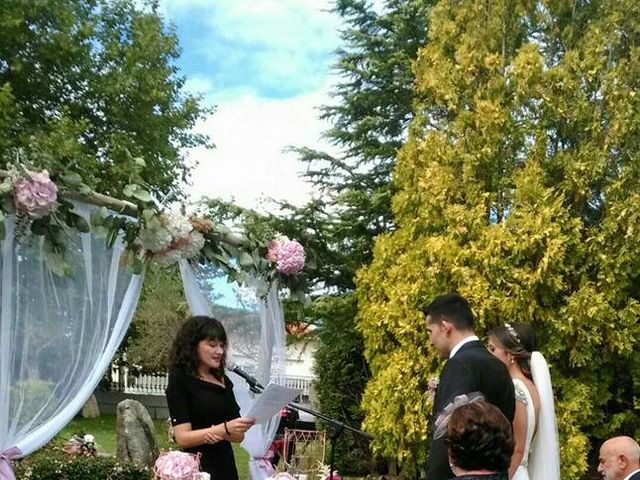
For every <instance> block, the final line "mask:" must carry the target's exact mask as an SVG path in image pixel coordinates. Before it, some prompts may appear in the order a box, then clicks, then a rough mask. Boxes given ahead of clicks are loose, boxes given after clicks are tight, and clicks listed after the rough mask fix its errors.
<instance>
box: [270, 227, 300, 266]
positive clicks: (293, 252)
mask: <svg viewBox="0 0 640 480" xmlns="http://www.w3.org/2000/svg"><path fill="white" fill-rule="evenodd" d="M267 260H269V261H270V262H273V263H275V264H276V270H277V271H278V272H280V273H282V274H283V275H295V274H296V273H298V272H300V271H301V270H302V269H303V268H304V262H305V260H306V255H305V251H304V247H303V246H302V245H300V244H299V243H298V242H296V241H295V240H289V239H288V238H287V237H284V236H281V237H277V238H276V239H275V240H272V241H271V243H270V244H269V249H268V251H267Z"/></svg>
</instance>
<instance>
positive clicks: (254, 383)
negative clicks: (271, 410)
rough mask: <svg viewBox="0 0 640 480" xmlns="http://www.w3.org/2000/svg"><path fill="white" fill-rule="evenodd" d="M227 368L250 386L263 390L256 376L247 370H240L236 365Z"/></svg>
mask: <svg viewBox="0 0 640 480" xmlns="http://www.w3.org/2000/svg"><path fill="white" fill-rule="evenodd" d="M229 370H231V371H232V372H233V373H235V374H236V375H238V376H239V377H242V378H244V380H245V382H247V383H248V384H249V386H250V387H258V388H260V389H262V390H264V387H263V386H262V385H261V384H260V382H259V381H258V380H257V379H256V377H254V376H252V375H249V374H248V373H247V372H245V371H244V370H242V369H241V368H240V367H239V366H238V365H231V366H230V367H229Z"/></svg>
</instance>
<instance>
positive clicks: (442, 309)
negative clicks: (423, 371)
mask: <svg viewBox="0 0 640 480" xmlns="http://www.w3.org/2000/svg"><path fill="white" fill-rule="evenodd" d="M423 313H424V315H425V317H426V321H427V327H428V329H429V338H430V342H431V345H432V346H433V347H434V348H435V349H436V350H437V352H438V355H439V356H440V357H441V358H443V359H447V363H446V364H445V366H444V369H443V370H442V374H441V375H440V380H439V383H438V388H437V390H436V394H435V398H434V404H433V412H432V418H431V422H430V429H431V436H432V438H433V429H434V423H435V419H436V418H437V416H438V414H439V413H440V412H442V411H443V410H444V408H445V407H446V406H447V405H448V404H450V403H451V402H452V401H453V399H454V398H455V397H456V396H458V395H462V394H469V393H474V392H477V393H481V394H482V395H483V397H484V398H485V399H486V400H487V401H488V402H489V403H492V404H493V405H495V406H496V407H498V408H499V409H500V410H501V411H502V413H503V414H504V415H505V416H506V417H507V418H508V419H509V421H510V422H511V421H512V420H513V415H514V413H515V394H514V388H513V381H512V380H511V377H510V376H509V372H508V371H507V367H505V366H504V364H503V363H502V362H501V361H500V360H498V359H497V358H496V357H494V356H493V355H491V353H489V352H488V351H487V349H486V348H485V346H484V345H483V344H482V343H481V342H480V340H479V339H478V337H477V336H476V335H475V334H474V332H473V313H472V311H471V307H470V306H469V303H468V302H467V301H466V300H465V299H464V298H463V297H462V296H460V295H459V294H457V293H448V294H446V295H441V296H439V297H437V298H436V299H435V300H433V301H432V302H431V303H430V304H429V305H428V306H427V307H426V308H424V309H423ZM451 477H453V472H452V471H451V467H450V466H449V458H448V453H447V446H446V445H445V442H444V439H443V438H439V439H433V440H432V443H431V452H430V455H429V460H428V463H427V480H447V479H449V478H451Z"/></svg>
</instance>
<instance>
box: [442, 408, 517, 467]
mask: <svg viewBox="0 0 640 480" xmlns="http://www.w3.org/2000/svg"><path fill="white" fill-rule="evenodd" d="M446 442H447V445H448V448H449V457H450V458H451V461H452V463H453V464H454V466H456V467H458V468H461V469H463V470H467V471H470V470H491V471H496V472H505V471H507V469H508V468H509V464H510V463H511V455H513V434H512V430H511V423H509V420H507V417H505V416H504V415H503V414H502V412H501V411H500V410H499V409H498V407H496V406H495V405H492V404H490V403H488V402H485V401H477V402H473V403H468V404H466V405H462V406H460V407H458V408H456V410H455V411H454V412H453V413H452V414H451V418H450V419H449V424H448V427H447V435H446Z"/></svg>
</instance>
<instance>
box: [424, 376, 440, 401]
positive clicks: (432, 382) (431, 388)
mask: <svg viewBox="0 0 640 480" xmlns="http://www.w3.org/2000/svg"><path fill="white" fill-rule="evenodd" d="M438 383H440V378H439V377H431V378H430V379H429V381H428V382H427V393H428V394H429V396H430V397H431V398H434V397H435V396H436V390H437V389H438Z"/></svg>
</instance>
